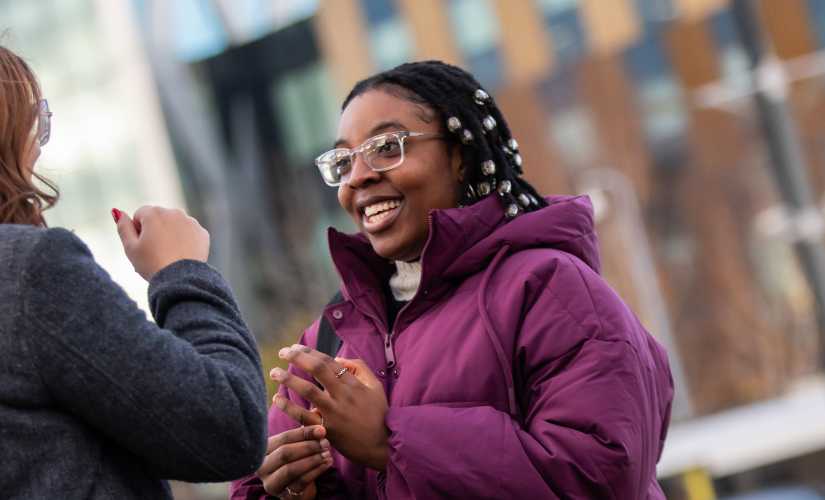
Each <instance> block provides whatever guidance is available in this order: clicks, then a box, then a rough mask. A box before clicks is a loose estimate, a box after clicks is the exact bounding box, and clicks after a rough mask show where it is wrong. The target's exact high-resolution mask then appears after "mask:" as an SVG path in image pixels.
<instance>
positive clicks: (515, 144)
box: [507, 138, 518, 153]
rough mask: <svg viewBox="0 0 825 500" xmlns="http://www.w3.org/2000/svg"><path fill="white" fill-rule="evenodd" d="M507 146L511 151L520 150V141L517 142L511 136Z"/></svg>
mask: <svg viewBox="0 0 825 500" xmlns="http://www.w3.org/2000/svg"><path fill="white" fill-rule="evenodd" d="M507 147H508V148H509V149H510V151H512V152H514V153H515V152H516V151H518V142H516V140H515V139H512V138H511V139H510V140H509V141H507Z"/></svg>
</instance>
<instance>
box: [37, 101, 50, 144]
mask: <svg viewBox="0 0 825 500" xmlns="http://www.w3.org/2000/svg"><path fill="white" fill-rule="evenodd" d="M39 106H40V116H39V117H38V119H37V132H36V134H37V141H38V142H40V145H41V146H45V145H46V143H47V142H49V139H50V138H51V136H52V113H51V111H49V102H48V101H47V100H46V99H43V100H42V101H40V104H39Z"/></svg>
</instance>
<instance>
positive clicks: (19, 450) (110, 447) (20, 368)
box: [0, 224, 267, 500]
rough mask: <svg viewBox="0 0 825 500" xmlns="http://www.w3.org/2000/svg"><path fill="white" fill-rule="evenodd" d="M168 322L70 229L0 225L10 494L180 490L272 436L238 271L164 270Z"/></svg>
mask: <svg viewBox="0 0 825 500" xmlns="http://www.w3.org/2000/svg"><path fill="white" fill-rule="evenodd" d="M149 304H150V307H151V311H152V315H153V316H154V318H155V321H156V323H152V322H150V321H148V320H147V319H146V316H145V314H144V313H143V312H142V311H141V310H140V309H138V307H137V305H136V304H135V303H134V302H133V301H132V300H131V299H129V297H128V296H127V295H126V293H124V291H123V290H122V289H121V288H120V287H119V286H118V285H116V284H115V283H114V282H112V280H111V279H110V278H109V275H108V274H107V273H106V272H105V271H104V270H103V269H102V268H101V267H100V266H98V265H97V264H96V263H95V261H94V260H93V258H92V255H91V253H90V252H89V250H88V249H87V248H86V246H85V245H84V244H83V243H82V242H81V241H80V240H79V239H78V238H77V237H75V236H74V235H73V234H72V233H70V232H69V231H66V230H63V229H42V228H35V227H29V226H21V225H13V224H0V498H4V499H38V498H49V499H51V498H61V499H75V498H77V499H81V498H82V499H103V498H106V499H108V498H117V499H119V500H123V499H130V498H135V499H137V498H140V499H155V498H164V499H165V498H171V493H170V490H169V486H168V484H167V483H166V481H165V480H164V479H177V480H183V481H190V482H210V481H227V480H231V479H234V478H237V477H241V476H244V475H247V474H250V473H252V472H254V471H255V470H256V469H257V468H258V466H259V465H260V463H261V461H262V460H263V457H264V452H265V449H266V439H267V428H266V389H265V387H264V380H263V372H262V369H261V361H260V357H259V355H258V351H257V349H256V347H255V342H254V340H253V338H252V335H251V333H250V331H249V329H248V328H247V326H246V324H245V323H244V321H243V318H242V317H241V313H240V311H239V310H238V306H237V305H236V304H235V301H234V299H233V297H232V292H231V291H230V289H229V287H228V286H227V284H226V282H225V281H224V280H223V278H222V277H221V276H220V274H218V273H217V271H215V270H214V269H212V268H211V267H209V266H208V265H206V264H204V263H201V262H197V261H192V260H184V261H179V262H176V263H174V264H172V265H170V266H168V267H166V268H164V269H162V270H161V271H160V272H158V273H157V275H155V277H154V278H152V281H151V282H150V284H149Z"/></svg>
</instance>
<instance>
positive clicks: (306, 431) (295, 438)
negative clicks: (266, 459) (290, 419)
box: [266, 425, 327, 455]
mask: <svg viewBox="0 0 825 500" xmlns="http://www.w3.org/2000/svg"><path fill="white" fill-rule="evenodd" d="M326 435H327V430H326V429H325V428H323V427H321V426H320V425H313V426H311V427H301V428H299V429H292V430H289V431H285V432H282V433H280V434H275V435H274V436H269V440H268V441H267V445H266V454H267V455H269V454H270V453H272V452H273V451H275V449H276V448H279V447H281V446H284V445H287V444H292V443H300V442H303V441H313V440H314V441H317V440H319V439H321V438H323V437H324V436H326Z"/></svg>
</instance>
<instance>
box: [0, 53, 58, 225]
mask: <svg viewBox="0 0 825 500" xmlns="http://www.w3.org/2000/svg"><path fill="white" fill-rule="evenodd" d="M0 82H2V85H3V92H0V110H3V114H2V115H0V224H8V223H14V224H28V225H32V226H45V225H46V224H45V221H44V220H43V214H42V212H43V210H45V209H47V208H50V207H52V206H54V204H55V203H56V202H57V189H56V188H55V187H54V185H52V184H51V183H50V182H49V181H48V180H46V179H45V178H43V177H41V176H40V175H39V174H37V173H35V172H34V171H33V166H34V163H35V161H36V160H37V158H38V157H39V156H40V146H43V145H45V144H46V142H47V141H48V139H49V137H48V135H47V132H48V129H47V127H48V126H49V124H50V122H49V115H48V114H44V113H48V110H47V109H43V108H42V105H41V104H40V103H41V102H45V101H41V96H40V86H39V85H38V83H37V78H36V77H35V75H34V73H33V72H32V70H31V69H30V68H29V66H28V65H27V64H26V63H25V62H23V60H22V59H20V58H19V57H18V56H17V55H15V54H14V53H12V52H11V51H10V50H8V49H6V48H4V47H0ZM32 103H37V104H38V105H36V106H33V105H32ZM32 124H35V125H32ZM33 127H36V133H35V134H32V130H33ZM32 177H34V178H37V179H38V180H39V181H40V182H42V183H43V184H45V185H46V186H47V187H48V188H50V190H51V191H53V193H54V194H48V193H46V192H45V191H43V190H41V189H40V188H38V187H37V186H36V185H35V184H34V183H33V182H32Z"/></svg>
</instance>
